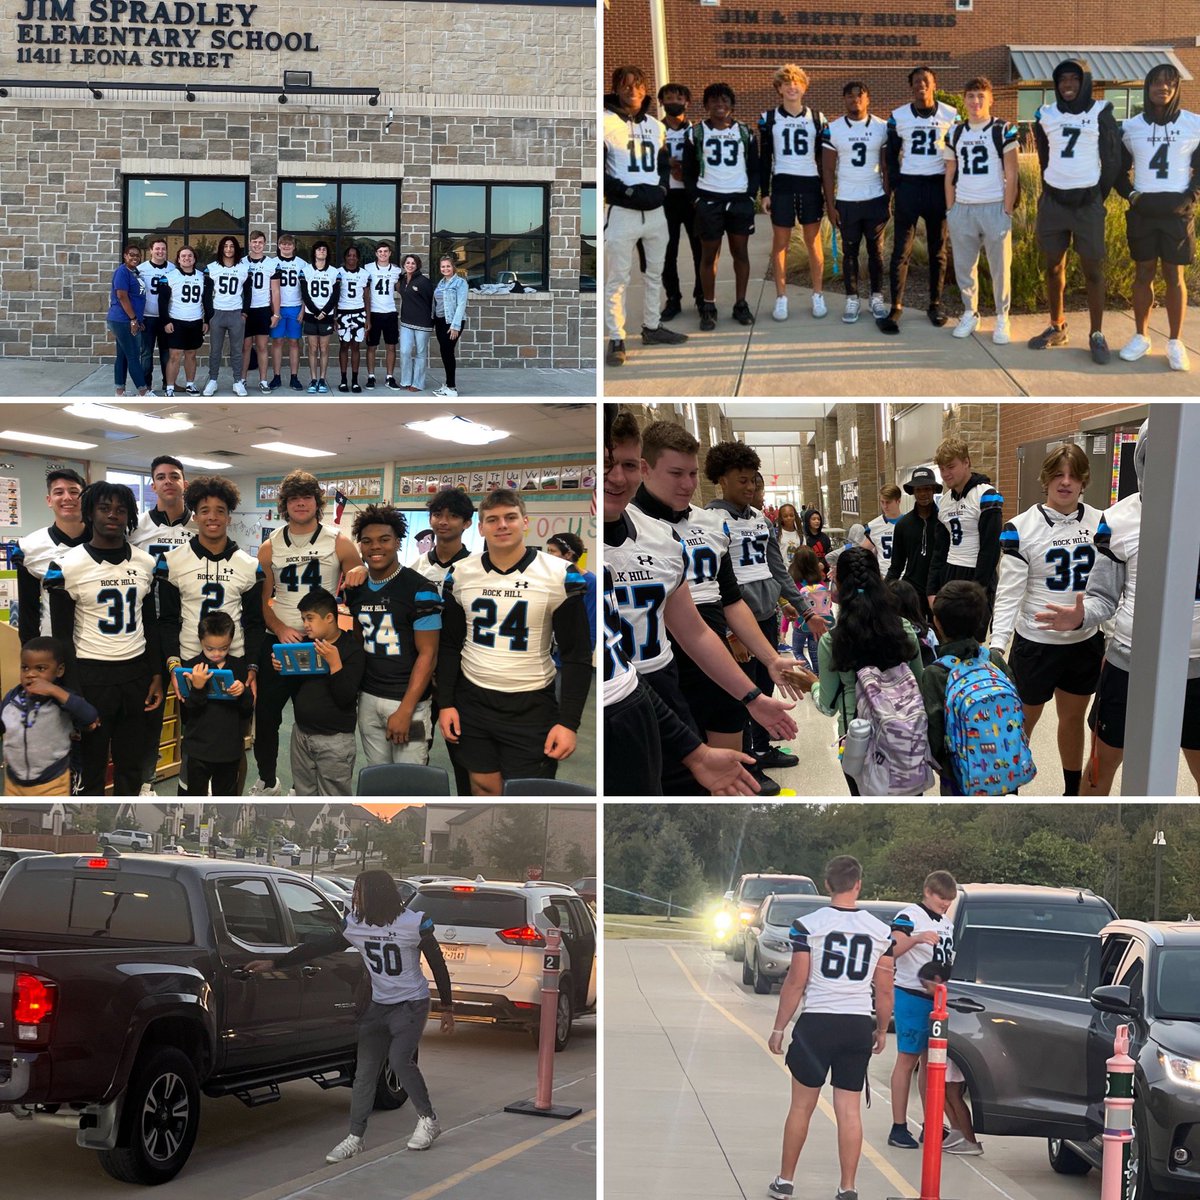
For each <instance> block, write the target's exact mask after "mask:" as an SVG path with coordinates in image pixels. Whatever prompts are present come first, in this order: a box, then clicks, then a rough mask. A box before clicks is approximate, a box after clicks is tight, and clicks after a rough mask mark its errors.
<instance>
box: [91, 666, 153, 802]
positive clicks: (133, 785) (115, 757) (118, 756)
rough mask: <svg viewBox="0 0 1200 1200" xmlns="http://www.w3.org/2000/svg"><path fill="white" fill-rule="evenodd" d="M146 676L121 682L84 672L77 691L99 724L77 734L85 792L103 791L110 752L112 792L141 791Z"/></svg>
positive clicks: (96, 793) (146, 717) (146, 723)
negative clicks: (91, 675)
mask: <svg viewBox="0 0 1200 1200" xmlns="http://www.w3.org/2000/svg"><path fill="white" fill-rule="evenodd" d="M91 665H92V668H93V670H94V669H95V666H96V665H100V666H104V665H105V664H96V663H92V664H91ZM108 665H109V666H116V664H108ZM82 670H83V668H82V664H81V671H82ZM150 679H151V676H150V675H149V674H144V675H137V676H135V677H133V678H131V679H127V680H126V681H124V682H117V683H100V682H98V681H97V680H96V679H95V678H92V679H88V678H87V677H86V676H84V678H83V680H82V683H81V686H80V692H81V694H82V695H83V698H84V699H85V700H87V701H89V702H90V703H91V704H93V705H95V707H96V711H97V712H98V713H99V714H100V724H99V725H98V726H97V727H96V728H95V729H92V730H84V731H83V733H82V734H81V735H80V743H79V773H80V776H81V778H82V782H83V794H84V795H85V796H103V795H104V786H105V782H106V779H105V776H106V775H107V773H108V758H109V754H110V752H111V754H112V764H113V795H114V796H136V795H137V794H138V792H139V791H141V788H142V757H143V753H144V748H145V745H146V736H147V732H146V731H147V728H148V726H149V724H150V722H149V716H150V714H149V713H147V712H146V693H147V692H148V691H149V690H150ZM159 707H160V708H161V707H162V705H161V704H160V705H159Z"/></svg>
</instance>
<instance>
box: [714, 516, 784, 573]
mask: <svg viewBox="0 0 1200 1200" xmlns="http://www.w3.org/2000/svg"><path fill="white" fill-rule="evenodd" d="M714 511H717V512H719V513H721V515H722V516H723V518H724V519H723V521H722V529H723V530H724V533H725V536H726V537H728V538H729V557H730V558H731V559H732V560H733V573H734V574H735V575H736V576H737V581H738V583H739V584H743V585H744V584H747V583H757V582H759V581H760V580H763V579H770V578H771V567H770V564H769V563H768V562H767V545H768V543H769V542H770V540H771V523H770V521H768V520H767V518H766V517H764V516H763V515H762V513H760V512H759V511H758V509H756V508H752V509H750V515H749V516H746V517H735V516H734V515H733V513H730V512H725V511H724V510H723V509H717V510H714Z"/></svg>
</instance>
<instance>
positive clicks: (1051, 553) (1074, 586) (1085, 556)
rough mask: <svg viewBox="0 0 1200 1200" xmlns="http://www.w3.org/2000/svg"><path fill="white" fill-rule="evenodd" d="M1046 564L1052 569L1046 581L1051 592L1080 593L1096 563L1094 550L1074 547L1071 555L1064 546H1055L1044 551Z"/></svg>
mask: <svg viewBox="0 0 1200 1200" xmlns="http://www.w3.org/2000/svg"><path fill="white" fill-rule="evenodd" d="M1046 563H1047V565H1049V566H1051V567H1053V568H1054V574H1053V575H1051V576H1050V578H1049V579H1047V580H1046V586H1047V587H1048V588H1049V589H1050V590H1051V591H1052V592H1082V591H1083V590H1084V588H1086V587H1087V581H1088V575H1089V574H1091V570H1092V567H1093V566H1095V563H1096V548H1095V546H1076V547H1075V550H1074V552H1073V553H1072V551H1070V550H1068V549H1067V548H1066V546H1055V547H1053V549H1050V550H1047V551H1046Z"/></svg>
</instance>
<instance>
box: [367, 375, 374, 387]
mask: <svg viewBox="0 0 1200 1200" xmlns="http://www.w3.org/2000/svg"><path fill="white" fill-rule="evenodd" d="M374 387H375V376H374V375H368V376H367V390H368V391H370V390H373V389H374Z"/></svg>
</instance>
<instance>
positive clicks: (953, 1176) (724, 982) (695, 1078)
mask: <svg viewBox="0 0 1200 1200" xmlns="http://www.w3.org/2000/svg"><path fill="white" fill-rule="evenodd" d="M605 950H606V954H605V967H604V973H605V1039H604V1047H605V1121H604V1147H605V1155H604V1162H605V1166H604V1200H668V1198H670V1200H675V1198H676V1197H678V1196H687V1197H688V1198H689V1200H745V1198H746V1197H759V1196H764V1195H765V1194H766V1188H767V1184H768V1183H769V1182H770V1181H771V1179H772V1177H773V1176H774V1175H775V1173H776V1171H777V1170H778V1169H779V1150H780V1140H781V1137H782V1132H783V1119H784V1116H785V1115H786V1112H787V1104H788V1097H789V1086H790V1085H789V1079H790V1075H789V1074H788V1071H787V1068H786V1066H784V1063H783V1059H782V1058H776V1057H775V1056H774V1055H772V1054H770V1053H769V1052H768V1050H767V1044H766V1037H767V1035H768V1034H769V1032H770V1030H771V1027H772V1021H773V1019H774V1015H775V1007H776V1005H777V1004H778V994H777V993H776V994H775V995H772V996H755V995H754V994H753V992H751V991H750V989H748V988H745V987H743V986H742V985H741V983H740V982H739V981H740V978H741V967H740V964H736V963H734V962H732V960H731V959H727V958H726V957H725V955H724V954H722V953H719V952H716V951H712V950H710V949H708V947H707V946H706V945H705V944H704V943H702V942H701V943H697V942H696V940H695V939H679V940H678V941H671V942H664V941H649V940H631V941H609V942H607V943H606V944H605ZM893 1061H894V1044H893V1043H892V1042H891V1041H890V1040H889V1045H888V1048H887V1049H886V1050H885V1051H884V1053H883V1054H882V1055H880V1056H878V1057H876V1058H874V1059H872V1062H871V1070H870V1085H871V1093H872V1104H871V1107H870V1108H868V1109H865V1110H864V1114H863V1124H864V1132H865V1135H866V1136H865V1141H864V1146H863V1157H862V1162H861V1165H860V1167H859V1173H858V1192H859V1196H860V1197H861V1200H882V1198H884V1197H891V1196H905V1197H911V1196H919V1195H920V1175H921V1161H920V1154H919V1153H918V1152H916V1151H909V1150H897V1149H893V1148H891V1147H889V1146H888V1145H887V1135H888V1130H889V1128H890V1126H891V1111H890V1101H889V1093H888V1086H887V1085H888V1077H889V1075H890V1073H891V1068H892V1063H893ZM830 1097H831V1093H830V1092H829V1091H828V1090H827V1091H826V1092H825V1093H824V1095H823V1097H822V1101H821V1104H820V1107H819V1109H818V1111H817V1112H816V1113H815V1114H814V1116H813V1120H812V1125H811V1126H810V1131H809V1139H808V1144H807V1145H806V1146H805V1148H804V1152H803V1154H802V1155H801V1158H800V1168H799V1171H798V1172H797V1176H796V1181H797V1188H796V1194H797V1196H798V1197H803V1198H805V1200H807V1198H808V1197H814V1198H820V1197H826V1198H829V1200H832V1197H833V1195H834V1193H835V1192H836V1190H837V1186H838V1168H837V1141H836V1136H835V1127H834V1122H833V1109H832V1105H831V1103H830ZM918 1123H919V1116H918V1108H917V1103H916V1101H915V1099H914V1101H913V1103H912V1105H911V1106H910V1118H909V1126H910V1128H913V1129H915V1128H916V1126H917V1124H918ZM648 1128H653V1129H655V1130H656V1131H657V1132H656V1135H655V1136H654V1137H652V1138H648V1137H647V1136H646V1130H647V1129H648ZM980 1140H981V1141H982V1142H983V1144H984V1147H985V1152H984V1154H983V1156H981V1157H978V1158H961V1157H955V1156H953V1155H949V1154H946V1155H943V1157H942V1188H941V1195H942V1196H943V1197H945V1198H946V1200H984V1198H987V1200H1096V1198H1097V1197H1098V1196H1099V1194H1100V1181H1099V1178H1098V1176H1096V1175H1095V1174H1092V1175H1090V1176H1087V1177H1085V1178H1068V1177H1065V1176H1059V1175H1055V1174H1054V1172H1053V1171H1051V1169H1050V1166H1049V1164H1048V1162H1047V1160H1046V1144H1045V1142H1044V1141H1041V1140H1038V1139H1034V1138H989V1137H987V1136H983V1135H981V1138H980Z"/></svg>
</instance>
